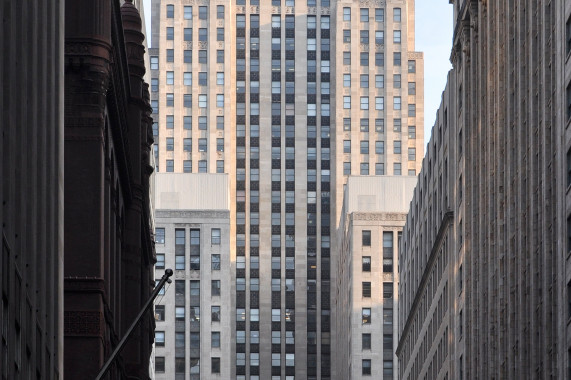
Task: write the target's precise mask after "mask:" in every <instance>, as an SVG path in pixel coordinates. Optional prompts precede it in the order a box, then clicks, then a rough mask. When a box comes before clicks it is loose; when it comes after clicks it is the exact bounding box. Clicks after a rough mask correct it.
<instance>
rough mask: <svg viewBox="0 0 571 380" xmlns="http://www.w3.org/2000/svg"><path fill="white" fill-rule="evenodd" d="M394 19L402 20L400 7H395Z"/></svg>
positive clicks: (395, 20)
mask: <svg viewBox="0 0 571 380" xmlns="http://www.w3.org/2000/svg"><path fill="white" fill-rule="evenodd" d="M393 21H394V22H401V9H400V8H395V9H393Z"/></svg>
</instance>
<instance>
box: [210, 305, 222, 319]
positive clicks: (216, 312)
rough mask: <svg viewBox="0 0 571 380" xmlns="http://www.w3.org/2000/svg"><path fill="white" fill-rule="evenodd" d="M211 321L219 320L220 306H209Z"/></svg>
mask: <svg viewBox="0 0 571 380" xmlns="http://www.w3.org/2000/svg"><path fill="white" fill-rule="evenodd" d="M210 310H211V313H210V314H211V321H212V322H220V306H212V307H211V309H210Z"/></svg>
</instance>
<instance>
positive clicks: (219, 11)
mask: <svg viewBox="0 0 571 380" xmlns="http://www.w3.org/2000/svg"><path fill="white" fill-rule="evenodd" d="M216 18H217V19H218V20H224V5H217V6H216Z"/></svg>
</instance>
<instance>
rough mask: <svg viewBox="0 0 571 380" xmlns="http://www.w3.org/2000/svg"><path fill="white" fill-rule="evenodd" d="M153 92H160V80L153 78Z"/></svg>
mask: <svg viewBox="0 0 571 380" xmlns="http://www.w3.org/2000/svg"><path fill="white" fill-rule="evenodd" d="M151 91H153V92H157V91H159V80H158V78H151Z"/></svg>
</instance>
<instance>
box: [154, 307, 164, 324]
mask: <svg viewBox="0 0 571 380" xmlns="http://www.w3.org/2000/svg"><path fill="white" fill-rule="evenodd" d="M155 320H156V321H164V320H165V305H155Z"/></svg>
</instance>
